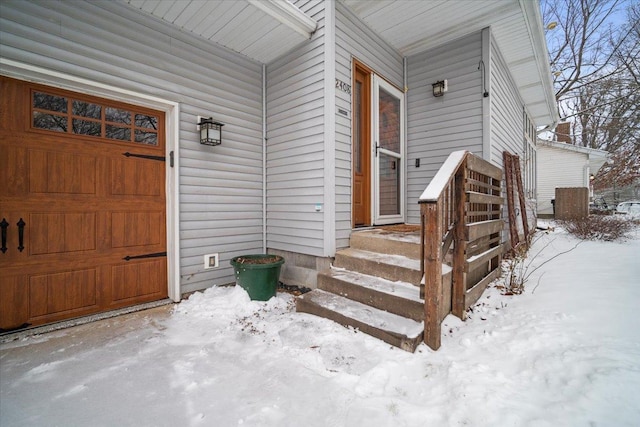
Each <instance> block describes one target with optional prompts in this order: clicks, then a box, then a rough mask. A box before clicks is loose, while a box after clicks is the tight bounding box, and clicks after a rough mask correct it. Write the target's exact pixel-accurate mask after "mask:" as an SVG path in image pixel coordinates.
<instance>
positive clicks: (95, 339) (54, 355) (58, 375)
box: [0, 231, 640, 427]
mask: <svg viewBox="0 0 640 427" xmlns="http://www.w3.org/2000/svg"><path fill="white" fill-rule="evenodd" d="M549 239H555V240H554V241H553V243H552V244H551V245H550V246H549V247H548V248H547V249H545V250H544V251H543V252H542V253H541V254H540V256H539V257H537V258H536V259H535V261H534V264H535V263H540V262H541V261H542V260H544V259H547V258H549V257H551V256H552V255H553V254H554V253H556V252H558V251H562V250H565V249H567V248H569V247H571V246H573V245H574V244H575V240H574V239H572V238H570V237H568V236H566V235H565V234H563V233H562V232H560V231H556V232H555V233H552V234H551V235H549V236H544V237H543V238H542V239H540V240H539V241H538V242H537V243H536V246H535V247H534V249H533V253H535V252H536V251H537V249H536V248H540V247H542V244H543V243H544V242H546V241H548V240H549ZM541 275H542V278H541V280H540V283H539V286H538V287H537V289H536V290H535V292H534V293H532V290H533V288H534V287H535V286H536V284H537V283H538V278H539V277H540V276H541ZM480 302H481V304H480V306H478V307H476V309H475V310H474V313H472V314H471V319H469V320H468V321H467V322H465V323H462V322H460V321H459V320H456V319H455V318H453V317H451V316H450V317H448V318H447V319H446V321H445V323H446V324H447V327H446V329H447V333H446V336H445V337H444V338H443V343H442V348H441V350H440V351H438V352H432V351H430V350H429V349H428V348H427V347H425V346H424V345H422V346H421V347H419V349H418V351H416V353H415V354H409V353H406V352H404V351H402V350H398V349H395V348H390V347H389V346H388V345H386V344H384V343H382V342H380V341H377V340H375V339H373V338H370V337H368V336H366V335H364V334H361V333H358V332H356V331H353V330H348V329H345V328H343V327H341V326H339V325H337V324H334V323H332V322H330V321H327V320H324V319H319V318H316V317H313V316H310V315H306V314H298V313H295V312H293V301H292V298H291V297H290V296H289V295H286V294H285V295H279V296H278V297H277V298H274V299H272V300H271V301H269V302H267V303H259V302H251V301H249V300H248V297H247V295H246V293H244V291H242V290H241V289H237V288H217V289H210V290H208V291H207V292H205V293H203V294H195V295H194V296H192V297H191V298H190V299H189V300H188V301H186V302H183V303H182V304H180V305H178V306H176V309H175V312H174V313H173V314H171V315H169V314H168V313H166V311H167V310H166V309H162V308H160V309H154V310H152V311H150V312H145V313H138V314H133V315H128V316H123V317H121V318H118V319H111V320H107V321H101V322H97V323H94V324H89V325H83V326H80V327H76V328H71V329H67V330H64V331H58V332H53V333H50V334H47V335H42V336H39V337H32V338H29V339H26V340H23V341H20V342H12V343H7V344H3V345H2V346H0V425H2V426H54V425H59V426H89V425H91V426H116V425H118V426H129V425H135V426H223V427H225V426H261V427H265V426H266V427H269V426H278V427H281V426H292V427H293V426H295V427H298V426H331V427H340V426H344V427H351V426H421V427H422V426H536V427H538V426H554V427H555V426H638V425H640V315H638V313H637V311H638V309H637V307H638V305H639V304H640V236H638V233H637V232H636V238H635V239H634V240H629V241H627V242H624V243H594V242H585V243H582V244H581V245H579V246H578V248H577V249H576V250H574V251H572V252H570V253H568V254H566V255H563V256H562V257H560V258H558V259H556V260H553V261H551V262H550V263H548V264H546V265H544V266H543V267H542V268H540V269H539V270H537V271H536V272H535V274H534V275H533V276H532V277H531V279H530V282H529V284H528V287H527V290H526V292H525V294H524V295H521V296H516V297H508V296H502V295H500V293H499V292H498V291H497V290H496V289H491V290H490V291H488V292H487V293H486V294H485V296H483V298H482V299H481V300H480ZM163 313H164V314H163Z"/></svg>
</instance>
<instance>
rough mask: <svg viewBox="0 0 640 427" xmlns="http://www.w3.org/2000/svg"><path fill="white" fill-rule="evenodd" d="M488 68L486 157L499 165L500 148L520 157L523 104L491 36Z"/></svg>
mask: <svg viewBox="0 0 640 427" xmlns="http://www.w3.org/2000/svg"><path fill="white" fill-rule="evenodd" d="M490 68H491V72H490V77H491V80H490V81H491V86H490V87H491V90H490V92H491V95H490V102H491V118H490V121H491V158H490V159H489V160H490V161H491V162H492V163H494V164H495V165H497V166H499V167H502V152H503V151H508V152H510V153H512V154H517V155H519V156H520V158H521V159H522V158H524V115H523V111H524V103H523V102H522V99H521V97H520V94H519V93H518V89H517V87H516V85H515V83H514V82H513V79H512V77H511V74H510V72H509V69H508V68H507V65H506V63H505V61H504V58H503V57H502V54H501V53H500V50H499V49H498V45H497V44H496V42H495V40H494V39H493V37H491V67H490ZM523 166H524V165H523ZM523 169H524V168H523Z"/></svg>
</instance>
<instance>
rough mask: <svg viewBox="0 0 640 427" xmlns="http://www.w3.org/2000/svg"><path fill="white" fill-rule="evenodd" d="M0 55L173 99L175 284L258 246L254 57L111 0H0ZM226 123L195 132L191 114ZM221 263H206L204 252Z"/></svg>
mask: <svg viewBox="0 0 640 427" xmlns="http://www.w3.org/2000/svg"><path fill="white" fill-rule="evenodd" d="M0 55H1V56H2V57H3V58H5V59H11V60H15V61H20V62H22V63H26V64H30V65H34V66H38V67H43V68H46V69H49V70H52V71H56V72H60V73H63V74H67V75H71V76H75V77H78V78H84V79H88V80H91V81H94V82H96V83H100V84H107V85H110V86H114V87H118V88H122V89H127V90H130V91H134V92H137V93H141V94H148V95H153V96H155V97H158V98H163V99H166V100H170V101H174V102H178V103H180V106H181V109H180V141H179V148H180V151H179V156H180V183H181V185H180V219H181V221H180V256H181V261H180V264H181V269H180V275H181V291H182V292H189V291H193V290H196V289H202V288H205V287H208V286H211V285H214V284H225V283H230V282H233V281H234V277H233V270H232V268H231V267H230V265H229V259H230V258H232V257H233V256H236V255H239V254H242V253H247V252H260V251H262V148H261V147H262V139H261V135H262V118H261V117H262V91H261V87H262V83H261V79H262V77H261V66H260V64H257V63H255V62H253V61H249V60H247V59H245V58H243V57H241V56H240V55H237V54H235V53H231V52H230V51H228V50H224V49H221V48H217V47H216V46H213V45H211V44H210V43H207V42H204V41H202V40H199V39H196V38H193V37H191V36H189V35H186V34H184V33H180V32H178V31H173V30H170V29H168V28H167V27H166V26H164V25H162V23H160V22H159V21H156V20H154V19H152V18H149V17H147V16H144V15H142V14H138V13H134V12H132V11H131V10H129V9H128V8H126V7H125V6H124V5H122V4H120V3H118V2H98V3H87V2H70V1H60V2H58V1H47V2H38V3H32V2H26V1H3V2H2V3H0ZM198 115H211V116H213V117H214V118H215V119H216V120H218V121H221V122H223V123H225V126H224V128H223V144H222V145H221V146H218V147H208V146H202V145H200V144H199V142H198V134H197V133H196V129H195V123H196V116H198ZM212 252H218V253H220V261H221V267H220V268H218V269H212V270H204V269H203V261H202V260H203V257H202V256H203V254H207V253H212Z"/></svg>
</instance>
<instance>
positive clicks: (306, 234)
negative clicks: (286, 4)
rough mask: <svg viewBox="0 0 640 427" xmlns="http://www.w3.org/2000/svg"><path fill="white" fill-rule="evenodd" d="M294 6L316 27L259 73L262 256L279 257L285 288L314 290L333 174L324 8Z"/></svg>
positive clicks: (316, 3)
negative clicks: (263, 80)
mask: <svg viewBox="0 0 640 427" xmlns="http://www.w3.org/2000/svg"><path fill="white" fill-rule="evenodd" d="M293 3H294V4H295V5H296V7H298V8H300V10H302V11H303V12H304V13H306V14H307V15H308V16H310V17H312V18H313V19H314V20H315V21H316V22H318V28H317V30H316V32H315V33H314V34H313V36H312V37H311V40H309V41H308V42H307V43H304V44H303V45H301V46H300V47H298V48H297V49H295V50H293V51H291V52H289V53H288V54H286V55H285V56H283V57H281V58H278V59H276V60H275V61H273V62H271V63H270V64H267V67H266V68H267V90H266V92H267V116H266V118H267V147H266V159H267V160H266V165H267V169H266V170H267V174H266V180H267V193H266V207H267V215H266V227H267V240H266V244H267V251H268V252H269V253H274V254H279V255H282V256H284V257H285V264H284V265H283V266H282V271H281V273H280V279H281V280H282V281H283V282H284V283H287V284H288V285H297V286H306V287H312V288H314V287H315V285H316V276H317V272H318V271H320V270H323V269H324V268H327V267H328V266H329V261H330V260H329V258H327V256H326V252H327V246H328V243H329V241H328V240H327V233H326V229H325V224H326V222H327V221H328V220H332V219H331V216H332V206H327V204H332V203H333V202H332V200H328V199H327V191H326V184H327V182H326V180H327V179H328V178H331V177H330V176H328V175H327V174H328V173H333V171H329V170H328V165H329V164H331V163H332V161H333V159H328V158H327V156H326V149H325V134H326V123H325V96H326V95H325V89H326V88H325V79H326V70H325V56H326V49H325V48H326V46H325V42H326V34H325V16H326V14H325V6H326V4H325V3H324V2H322V1H321V0H299V1H295V2H293ZM317 207H319V209H317ZM328 234H329V235H330V236H332V234H331V233H328ZM331 238H333V237H331Z"/></svg>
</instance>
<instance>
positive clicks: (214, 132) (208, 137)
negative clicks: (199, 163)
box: [198, 117, 224, 145]
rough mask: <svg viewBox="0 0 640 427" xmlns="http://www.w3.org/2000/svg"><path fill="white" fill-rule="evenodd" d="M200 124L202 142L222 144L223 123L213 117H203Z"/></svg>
mask: <svg viewBox="0 0 640 427" xmlns="http://www.w3.org/2000/svg"><path fill="white" fill-rule="evenodd" d="M198 126H200V144H203V145H220V144H222V126H224V125H223V124H222V123H218V122H214V121H213V118H211V117H209V118H205V117H202V118H201V119H200V123H198Z"/></svg>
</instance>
